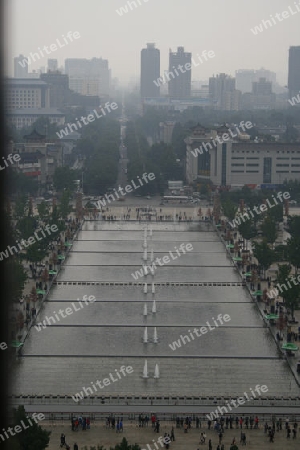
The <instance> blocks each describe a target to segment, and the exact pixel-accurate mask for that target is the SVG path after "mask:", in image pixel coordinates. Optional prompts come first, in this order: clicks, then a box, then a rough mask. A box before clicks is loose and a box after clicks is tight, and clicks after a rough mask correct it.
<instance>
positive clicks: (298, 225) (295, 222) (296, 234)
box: [287, 216, 300, 238]
mask: <svg viewBox="0 0 300 450" xmlns="http://www.w3.org/2000/svg"><path fill="white" fill-rule="evenodd" d="M287 223H288V231H289V233H290V235H291V237H292V238H300V216H288V220H287Z"/></svg>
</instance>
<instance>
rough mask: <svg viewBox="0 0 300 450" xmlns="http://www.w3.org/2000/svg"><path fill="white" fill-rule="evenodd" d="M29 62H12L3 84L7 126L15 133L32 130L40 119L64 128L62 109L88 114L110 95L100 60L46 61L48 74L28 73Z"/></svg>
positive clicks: (108, 79) (106, 67)
mask: <svg viewBox="0 0 300 450" xmlns="http://www.w3.org/2000/svg"><path fill="white" fill-rule="evenodd" d="M26 61H28V58H26V57H25V56H24V55H19V56H18V57H16V58H14V78H9V79H6V80H4V84H5V109H6V113H7V114H6V116H7V122H8V124H9V125H13V126H15V127H16V128H17V129H21V128H24V127H29V126H31V125H32V124H33V123H34V122H35V121H36V120H37V119H38V118H39V117H47V118H48V119H49V121H50V123H56V124H57V125H58V126H59V125H63V124H64V121H65V115H64V114H63V113H62V112H61V110H62V109H63V108H65V107H74V106H79V107H83V108H85V109H86V110H87V112H89V110H93V109H94V108H98V107H99V104H100V103H101V102H103V101H104V102H105V101H106V100H107V99H108V98H109V97H110V94H111V87H112V86H111V72H110V69H109V65H108V61H107V60H104V59H102V58H92V59H90V60H88V59H85V58H76V59H66V60H65V67H64V68H63V67H59V66H58V61H57V59H48V66H47V71H45V68H43V67H42V68H40V70H38V71H33V72H30V73H29V72H28V66H29V64H28V63H26Z"/></svg>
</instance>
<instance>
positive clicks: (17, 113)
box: [6, 108, 64, 117]
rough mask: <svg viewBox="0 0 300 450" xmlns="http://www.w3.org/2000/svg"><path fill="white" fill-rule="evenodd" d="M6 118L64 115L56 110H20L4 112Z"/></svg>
mask: <svg viewBox="0 0 300 450" xmlns="http://www.w3.org/2000/svg"><path fill="white" fill-rule="evenodd" d="M6 115H8V116H60V117H63V116H64V114H63V113H62V112H61V111H59V110H58V109H57V108H23V109H22V108H20V109H13V110H10V111H7V112H6Z"/></svg>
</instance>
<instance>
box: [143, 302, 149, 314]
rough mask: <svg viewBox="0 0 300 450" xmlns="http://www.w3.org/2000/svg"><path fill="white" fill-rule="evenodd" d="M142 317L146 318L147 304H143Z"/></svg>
mask: <svg viewBox="0 0 300 450" xmlns="http://www.w3.org/2000/svg"><path fill="white" fill-rule="evenodd" d="M143 316H148V309H147V304H146V303H145V304H144V312H143Z"/></svg>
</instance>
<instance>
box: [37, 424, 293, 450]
mask: <svg viewBox="0 0 300 450" xmlns="http://www.w3.org/2000/svg"><path fill="white" fill-rule="evenodd" d="M172 425H173V426H174V429H175V439H176V440H175V442H172V443H171V445H170V450H197V449H198V448H199V449H203V450H206V449H208V440H209V439H211V440H212V444H213V450H216V448H217V445H218V442H219V438H218V435H217V433H216V432H215V431H209V430H207V428H206V427H205V428H202V429H195V428H192V429H191V430H188V433H187V434H185V433H184V431H183V429H176V428H175V424H174V423H171V422H166V423H165V422H163V423H162V425H161V430H160V433H159V434H157V433H154V432H153V429H152V428H151V426H150V427H148V428H147V427H144V428H139V427H138V426H137V424H135V423H132V424H129V425H128V424H126V423H125V424H124V426H125V429H124V433H120V434H119V433H116V431H115V430H112V429H106V427H105V425H104V424H99V423H97V424H96V425H92V426H91V429H90V430H87V431H78V432H72V431H71V427H70V426H69V424H64V425H61V424H59V423H57V424H55V425H53V424H49V423H45V424H43V427H45V428H46V429H47V430H48V431H51V432H52V434H51V438H50V445H49V450H56V449H58V448H59V442H60V440H59V438H60V435H61V433H64V434H65V435H66V442H67V443H68V444H69V445H71V448H73V447H72V446H73V444H74V442H77V444H78V446H79V449H80V450H82V448H83V447H84V446H85V445H86V446H88V450H89V449H90V446H92V445H94V446H97V445H98V444H100V445H103V446H104V447H105V448H106V450H109V448H110V446H111V445H113V446H114V445H116V444H118V443H120V441H121V440H122V438H123V436H124V437H125V438H126V439H127V440H128V442H129V444H134V443H137V444H139V445H140V447H141V448H142V449H146V450H150V449H149V447H147V444H148V445H149V446H150V448H151V450H155V446H154V445H153V439H154V440H155V442H156V443H157V438H158V437H159V436H163V435H164V433H170V431H171V427H172ZM202 431H205V433H206V436H207V438H206V443H205V445H200V444H199V440H200V433H201V432H202ZM244 431H245V433H246V439H247V445H246V446H245V448H248V449H253V450H265V449H273V450H298V449H299V445H300V444H299V437H298V436H297V438H296V440H293V439H287V438H286V433H285V431H284V430H282V431H280V432H278V433H277V432H276V434H275V439H274V443H270V442H269V439H268V438H267V436H266V434H265V433H264V430H263V428H262V427H261V428H260V429H258V430H244ZM240 433H241V432H240V430H239V429H234V430H225V434H224V438H223V443H224V445H225V450H229V447H230V444H231V443H232V440H233V439H234V438H236V441H237V445H238V447H239V449H242V448H244V446H242V445H241V444H240V443H239V441H240ZM157 445H158V447H159V449H162V448H164V447H161V446H160V445H159V444H157ZM96 448H97V447H96Z"/></svg>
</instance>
